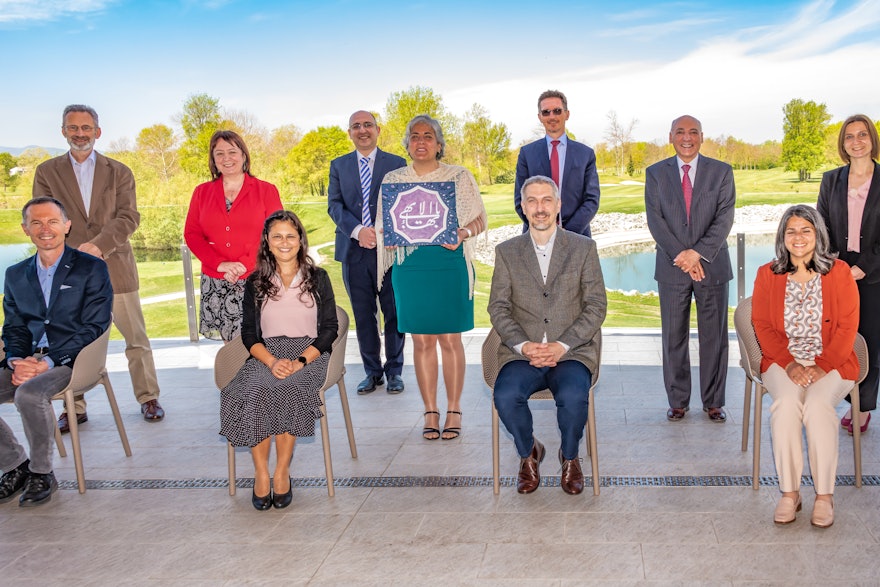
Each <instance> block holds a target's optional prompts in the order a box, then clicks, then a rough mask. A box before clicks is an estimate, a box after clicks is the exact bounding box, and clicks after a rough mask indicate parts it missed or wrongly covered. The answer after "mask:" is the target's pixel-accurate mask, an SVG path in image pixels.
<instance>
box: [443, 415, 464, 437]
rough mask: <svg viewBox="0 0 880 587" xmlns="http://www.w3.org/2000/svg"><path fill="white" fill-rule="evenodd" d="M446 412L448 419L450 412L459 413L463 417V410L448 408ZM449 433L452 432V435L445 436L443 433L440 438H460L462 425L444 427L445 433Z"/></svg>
mask: <svg viewBox="0 0 880 587" xmlns="http://www.w3.org/2000/svg"><path fill="white" fill-rule="evenodd" d="M446 414H447V416H446V419H447V420H449V414H458V415H459V417H461V412H457V411H455V410H446ZM447 433H449V434H452V436H443V435H442V434H441V436H440V438H442V439H443V440H454V439H456V438H458V437H459V436H461V426H454V427H451V428H444V429H443V434H447Z"/></svg>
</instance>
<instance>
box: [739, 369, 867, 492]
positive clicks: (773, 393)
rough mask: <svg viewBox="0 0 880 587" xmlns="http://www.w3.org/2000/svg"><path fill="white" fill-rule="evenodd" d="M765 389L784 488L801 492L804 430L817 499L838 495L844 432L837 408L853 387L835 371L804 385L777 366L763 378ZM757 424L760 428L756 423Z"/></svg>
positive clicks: (775, 452) (771, 429)
mask: <svg viewBox="0 0 880 587" xmlns="http://www.w3.org/2000/svg"><path fill="white" fill-rule="evenodd" d="M762 379H763V381H764V387H766V388H767V391H768V392H769V393H770V397H771V398H773V404H772V405H771V406H770V433H771V435H772V439H773V458H774V459H775V461H776V474H777V475H778V476H779V489H780V490H781V491H783V492H788V491H799V490H800V485H801V475H803V471H804V444H803V431H804V429H806V431H807V454H808V456H809V459H810V473H811V474H812V476H813V485H814V486H815V488H816V493H817V494H818V495H826V494H831V493H834V480H835V478H836V477H837V450H838V449H837V447H838V444H839V431H838V426H839V425H838V422H837V412H836V411H835V408H836V407H837V404H839V403H840V401H841V400H842V399H843V398H844V397H846V395H847V394H848V393H849V392H850V390H851V389H852V388H853V383H854V382H853V381H848V380H846V379H841V377H840V373H838V372H837V370H836V369H835V370H833V371H831V372H830V373H828V374H826V375H825V376H824V377H822V378H821V379H820V380H819V381H816V382H815V383H813V384H811V385H809V386H807V387H801V386H800V385H797V384H796V383H795V382H793V381H792V380H791V379H790V378H789V377H788V374H787V373H786V372H785V369H783V368H782V367H780V366H779V365H776V364H773V365H771V366H770V368H769V369H768V370H767V371H766V372H765V373H763V374H762ZM755 425H756V426H758V425H759V424H758V423H757V422H756V423H755Z"/></svg>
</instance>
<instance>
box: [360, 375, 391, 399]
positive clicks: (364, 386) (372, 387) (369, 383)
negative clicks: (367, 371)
mask: <svg viewBox="0 0 880 587" xmlns="http://www.w3.org/2000/svg"><path fill="white" fill-rule="evenodd" d="M383 383H385V378H384V377H382V376H381V375H367V376H366V378H365V379H364V380H363V381H361V382H360V383H358V389H357V392H358V395H366V394H368V393H373V392H374V391H376V386H377V385H382V384H383Z"/></svg>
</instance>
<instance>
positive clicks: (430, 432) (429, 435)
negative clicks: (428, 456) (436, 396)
mask: <svg viewBox="0 0 880 587" xmlns="http://www.w3.org/2000/svg"><path fill="white" fill-rule="evenodd" d="M428 414H437V418H438V419H439V418H440V412H438V411H437V410H430V411H427V412H425V416H427V415H428ZM425 421H427V418H426V419H425ZM435 434H436V435H437V436H434V435H435ZM422 438H424V439H425V440H437V439H438V438H440V429H439V428H429V427H428V426H425V427H424V428H422Z"/></svg>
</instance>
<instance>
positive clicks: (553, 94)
mask: <svg viewBox="0 0 880 587" xmlns="http://www.w3.org/2000/svg"><path fill="white" fill-rule="evenodd" d="M547 98H559V99H560V100H562V109H563V110H568V100H567V99H566V98H565V94H563V93H562V92H560V91H559V90H547V91H546V92H542V93H541V95H540V96H538V111H540V110H541V102H543V101H544V100H546V99H547Z"/></svg>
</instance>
